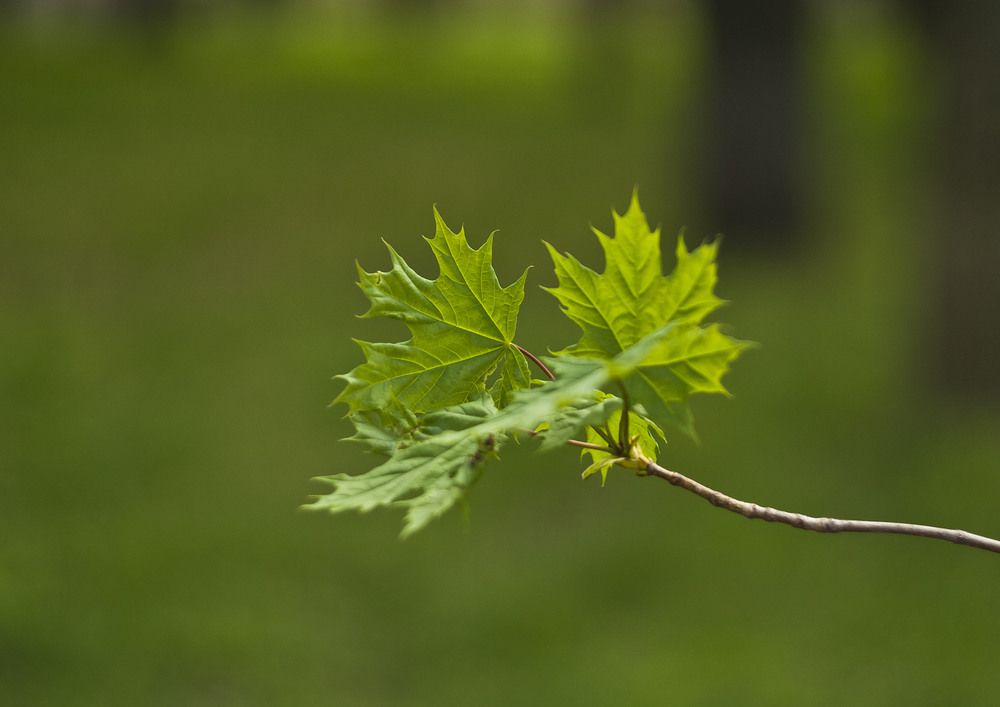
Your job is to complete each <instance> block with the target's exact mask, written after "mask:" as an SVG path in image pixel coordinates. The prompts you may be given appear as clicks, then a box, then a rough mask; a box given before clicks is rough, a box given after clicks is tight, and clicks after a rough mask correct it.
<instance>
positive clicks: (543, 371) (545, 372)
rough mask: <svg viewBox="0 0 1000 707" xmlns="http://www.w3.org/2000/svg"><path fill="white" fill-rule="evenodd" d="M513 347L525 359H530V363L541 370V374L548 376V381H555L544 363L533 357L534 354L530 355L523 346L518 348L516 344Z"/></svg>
mask: <svg viewBox="0 0 1000 707" xmlns="http://www.w3.org/2000/svg"><path fill="white" fill-rule="evenodd" d="M512 343H513V342H512ZM513 346H514V348H515V349H517V350H518V351H520V352H521V353H523V354H524V355H525V356H526V357H527V358H530V359H531V362H532V363H534V364H535V365H536V366H538V367H539V368H541V369H542V373H544V374H545V375H546V376H548V377H549V380H550V381H554V380H555V379H556V377H555V375H554V374H553V373H552V371H550V370H549V369H548V367H547V366H546V365H545V364H544V363H542V362H541V361H540V360H539V359H538V357H537V356H535V354H533V353H531V352H530V351H528V349H526V348H524V347H523V346H518V345H517V344H513Z"/></svg>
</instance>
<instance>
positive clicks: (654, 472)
mask: <svg viewBox="0 0 1000 707" xmlns="http://www.w3.org/2000/svg"><path fill="white" fill-rule="evenodd" d="M644 461H646V462H647V463H646V467H645V472H646V473H647V474H648V475H650V476H658V477H660V478H661V479H665V480H666V481H668V482H669V483H671V484H673V485H674V486H680V487H681V488H683V489H687V490H688V491H690V492H691V493H693V494H696V495H698V496H701V497H702V498H704V499H705V500H706V501H708V502H709V503H711V504H712V505H713V506H718V507H719V508H725V509H726V510H727V511H732V512H734V513H739V514H740V515H741V516H744V517H746V518H751V519H754V518H759V519H760V520H766V521H768V522H771V523H785V524H787V525H790V526H792V527H793V528H799V529H800V530H813V531H815V532H817V533H894V534H897V535H917V536H920V537H924V538H937V539H938V540H947V541H948V542H953V543H956V544H958V545H968V546H969V547H978V548H980V549H982V550H989V551H990V552H998V553H1000V540H994V539H993V538H987V537H985V536H983V535H974V534H973V533H969V532H967V531H965V530H949V529H947V528H938V527H936V526H933V525H913V524H911V523H890V522H886V521H874V520H841V519H839V518H814V517H812V516H806V515H802V514H801V513H789V512H788V511H779V510H777V509H776V508H768V507H767V506H758V505H757V504H756V503H747V502H746V501H740V500H737V499H735V498H732V497H730V496H727V495H725V494H724V493H720V492H718V491H716V490H714V489H710V488H709V487H707V486H705V485H703V484H700V483H698V482H697V481H695V480H693V479H689V478H688V477H686V476H684V475H683V474H678V473H677V472H676V471H670V470H669V469H664V468H663V467H662V466H660V465H659V464H656V463H655V462H652V461H649V460H644Z"/></svg>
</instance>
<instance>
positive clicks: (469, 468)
mask: <svg viewBox="0 0 1000 707" xmlns="http://www.w3.org/2000/svg"><path fill="white" fill-rule="evenodd" d="M676 326H677V325H676V324H668V325H666V326H663V327H660V328H659V329H656V330H655V331H652V332H650V333H649V334H647V335H646V336H645V337H643V338H642V339H641V340H639V341H637V342H636V343H635V344H633V345H632V346H630V347H628V348H627V349H625V350H624V351H622V352H621V353H619V354H618V355H617V356H614V357H613V358H610V359H598V358H585V357H579V356H572V355H567V354H564V355H560V356H556V357H553V358H546V359H545V363H546V364H547V365H548V366H549V367H550V368H551V370H553V371H554V372H555V374H556V379H555V380H553V381H550V382H548V383H545V384H544V385H540V386H536V387H534V388H530V389H522V390H518V391H515V392H514V393H513V394H512V396H511V400H510V402H509V404H508V405H507V406H506V407H505V408H503V409H502V410H500V409H498V408H497V407H496V405H495V403H494V401H493V398H492V397H491V396H490V395H488V394H487V393H486V392H480V394H479V396H478V398H477V399H475V400H470V401H467V402H465V403H461V404H459V405H453V406H450V407H447V408H443V409H440V410H435V411H431V412H427V413H425V414H422V415H419V416H417V415H414V414H412V413H411V412H410V411H407V410H400V409H399V408H392V407H390V408H387V409H386V410H380V411H361V412H358V413H354V414H352V415H351V420H352V422H353V423H354V425H355V428H356V430H357V433H356V434H355V435H354V436H353V437H351V438H350V439H353V440H355V441H358V442H361V443H362V444H364V445H365V446H366V447H368V448H369V450H370V451H373V452H375V453H378V454H382V455H386V456H388V457H389V459H388V460H387V461H385V462H384V463H383V464H381V465H380V466H377V467H375V468H374V469H372V470H370V471H368V472H366V473H364V474H358V475H350V474H336V475H333V476H326V477H319V478H320V479H321V480H323V481H327V482H329V483H331V484H333V485H334V491H333V492H331V493H329V494H327V495H325V496H319V497H317V499H316V500H315V501H314V502H313V503H311V504H309V505H307V506H305V508H309V509H313V510H327V511H331V512H340V511H347V510H357V511H362V512H364V511H368V510H371V509H372V508H375V507H377V506H402V507H405V508H406V509H407V514H406V525H405V527H404V529H403V535H404V536H406V535H409V534H411V533H413V532H415V531H416V530H419V529H420V528H422V527H424V526H425V525H426V524H427V523H428V522H430V521H431V520H432V519H434V518H436V517H438V516H440V515H441V514H442V513H444V512H445V511H447V510H448V509H449V508H451V507H452V506H454V505H455V504H456V503H458V502H459V501H461V500H462V499H463V498H465V495H466V494H467V493H468V491H469V489H470V488H471V487H472V485H473V484H474V483H475V482H476V480H477V479H478V478H479V476H480V475H481V474H482V472H483V469H484V468H485V466H486V462H487V461H488V460H489V459H490V458H491V457H492V456H495V454H496V452H497V450H498V449H499V448H500V446H501V445H502V443H503V442H504V441H505V440H506V439H507V437H508V436H509V435H510V434H511V433H515V432H517V431H522V430H537V429H539V428H542V427H543V426H544V427H547V429H545V430H544V432H543V433H542V434H543V443H542V444H543V448H545V447H551V446H555V445H557V444H561V443H563V442H565V441H566V440H568V439H570V438H571V437H573V436H574V435H575V434H576V433H577V432H578V431H579V430H580V429H581V428H582V427H584V426H588V425H595V426H601V425H605V424H606V423H608V421H609V420H612V421H617V419H618V418H617V417H615V416H616V415H620V410H621V406H622V402H623V401H622V400H621V399H619V398H616V397H614V396H612V395H607V394H604V393H602V392H601V391H602V389H603V388H605V387H608V386H612V385H625V386H626V387H628V385H629V384H630V382H631V381H632V380H634V379H636V378H637V377H638V376H640V375H642V374H643V373H644V372H645V371H648V370H650V369H655V368H656V367H658V366H661V365H663V364H662V359H663V357H664V351H665V350H666V351H670V350H671V346H672V345H673V342H674V340H675V339H676V336H675V334H676V332H675V328H676ZM631 430H632V431H631V434H632V435H633V436H638V437H639V444H640V446H642V449H643V451H644V452H645V453H647V454H651V453H652V452H653V451H654V450H655V441H654V440H653V436H652V435H653V434H655V433H659V429H658V428H657V427H656V426H655V425H653V424H652V423H651V422H649V421H648V420H645V419H644V416H642V415H639V414H633V418H632V427H631ZM659 434H660V435H661V436H662V433H659ZM607 457H609V458H611V459H612V461H610V462H608V461H607V458H606V457H604V456H597V457H595V459H597V463H598V464H613V463H615V461H619V459H618V458H614V457H610V455H607Z"/></svg>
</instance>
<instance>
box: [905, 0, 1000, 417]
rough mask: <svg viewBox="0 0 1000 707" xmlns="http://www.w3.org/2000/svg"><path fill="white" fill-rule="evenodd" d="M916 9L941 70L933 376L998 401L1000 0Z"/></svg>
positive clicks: (956, 389) (959, 0) (948, 386)
mask: <svg viewBox="0 0 1000 707" xmlns="http://www.w3.org/2000/svg"><path fill="white" fill-rule="evenodd" d="M913 9H915V10H916V11H917V12H918V17H921V18H922V19H923V25H924V28H925V30H926V32H927V35H928V37H929V38H930V41H931V43H932V49H933V50H934V51H935V52H936V56H935V59H936V60H937V61H938V63H939V64H940V66H941V68H942V70H941V74H940V75H941V84H942V85H941V87H940V88H941V99H942V104H943V111H942V115H941V120H942V122H941V125H940V126H939V131H938V134H939V139H938V141H937V144H935V145H933V146H932V149H934V150H935V151H936V154H935V162H934V163H935V164H936V166H937V175H936V184H937V186H938V188H939V189H940V205H941V209H940V216H939V220H938V222H937V223H936V224H935V228H936V231H937V233H936V242H935V248H934V252H933V263H932V267H933V268H934V272H935V275H936V277H937V282H936V295H935V297H934V300H933V303H934V306H933V307H932V309H931V317H932V320H931V322H930V327H929V329H930V339H931V341H930V342H929V346H928V351H927V353H928V354H929V358H930V364H931V366H930V368H931V375H932V378H933V379H934V382H935V383H936V384H937V385H938V386H940V387H941V388H942V389H943V390H945V391H948V392H951V393H953V394H956V395H958V396H960V397H962V398H965V399H979V400H982V401H990V402H992V403H1000V2H995V1H991V0H954V1H952V2H940V1H939V2H934V1H929V2H928V1H924V2H916V3H914V7H913Z"/></svg>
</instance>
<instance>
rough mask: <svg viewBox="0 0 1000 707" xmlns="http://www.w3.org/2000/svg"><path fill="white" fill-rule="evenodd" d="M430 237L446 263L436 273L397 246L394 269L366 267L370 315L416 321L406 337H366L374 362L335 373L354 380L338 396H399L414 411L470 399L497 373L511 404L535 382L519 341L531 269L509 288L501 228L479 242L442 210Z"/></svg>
mask: <svg viewBox="0 0 1000 707" xmlns="http://www.w3.org/2000/svg"><path fill="white" fill-rule="evenodd" d="M434 219H435V222H436V224H437V228H436V233H435V236H434V238H428V239H425V240H427V242H428V244H429V245H430V247H431V249H432V251H433V252H434V257H435V259H436V260H437V263H438V266H439V268H440V275H439V276H438V278H437V279H436V280H433V281H432V280H427V279H426V278H423V277H421V276H420V275H418V274H417V273H416V272H414V271H413V269H411V268H410V266H409V265H407V264H406V261H404V260H403V258H401V257H400V256H399V254H398V253H396V251H395V250H393V249H392V247H391V246H389V245H388V244H386V246H387V247H388V248H389V256H390V258H391V259H392V264H393V268H392V270H390V271H389V272H374V273H369V272H365V271H364V270H363V269H362V268H361V267H360V266H358V273H359V277H360V282H359V285H360V287H361V290H362V291H363V292H364V293H365V295H366V296H367V297H368V299H369V300H370V301H371V308H370V309H369V310H368V312H366V313H365V314H364V315H362V316H364V317H376V316H381V317H388V318H390V319H395V320H397V321H401V322H403V323H405V324H406V325H407V327H408V328H409V329H410V334H411V338H410V339H409V340H408V341H404V342H400V343H369V342H364V341H359V342H358V344H359V345H360V346H361V349H362V350H363V351H364V354H365V358H366V362H365V363H364V364H362V365H360V366H358V367H357V368H355V369H354V370H352V371H351V372H349V373H346V374H343V375H340V376H337V377H338V378H340V379H343V380H344V381H346V382H347V387H346V388H345V389H344V390H343V391H342V392H341V393H340V395H339V396H337V398H336V400H334V403H338V402H344V403H347V404H348V405H350V407H351V413H355V412H358V411H360V410H378V409H384V408H386V407H387V406H390V405H394V406H398V407H401V408H404V409H407V410H410V411H412V412H413V413H421V412H426V411H430V410H435V409H439V408H443V407H448V406H450V405H455V404H459V403H463V402H465V401H467V400H470V399H471V398H472V397H474V396H475V395H477V394H478V392H479V391H481V390H483V389H484V388H485V385H486V383H487V379H488V378H489V377H490V376H491V375H492V374H494V373H495V372H496V373H497V374H498V375H497V379H496V381H495V382H494V383H493V385H492V386H491V391H490V392H491V394H492V395H493V396H494V399H495V400H496V401H497V403H498V405H501V406H503V405H506V403H507V401H508V399H509V395H510V393H511V392H512V391H514V390H517V389H519V388H527V387H528V385H529V384H530V376H529V373H528V365H527V362H526V361H525V359H524V356H523V355H522V354H521V352H520V351H519V350H518V349H517V348H516V347H514V346H513V343H512V342H513V337H514V330H515V326H516V322H517V314H518V309H519V307H520V305H521V301H522V300H523V299H524V281H525V278H526V277H527V270H526V271H525V272H524V273H523V274H522V275H521V277H520V278H519V279H518V280H517V281H516V282H514V283H513V284H511V285H508V286H507V287H505V288H501V287H500V284H499V281H498V280H497V276H496V273H495V272H494V270H493V265H492V254H493V236H492V235H491V236H490V237H489V238H488V239H487V240H486V242H485V243H484V244H483V245H482V246H480V247H479V248H478V249H476V250H473V249H472V248H471V247H470V246H469V244H468V242H467V241H466V238H465V230H464V229H462V230H460V231H459V232H458V233H454V232H453V231H451V229H449V228H448V227H447V226H446V225H445V223H444V220H443V219H442V218H441V215H440V214H439V213H438V211H437V209H434Z"/></svg>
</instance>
